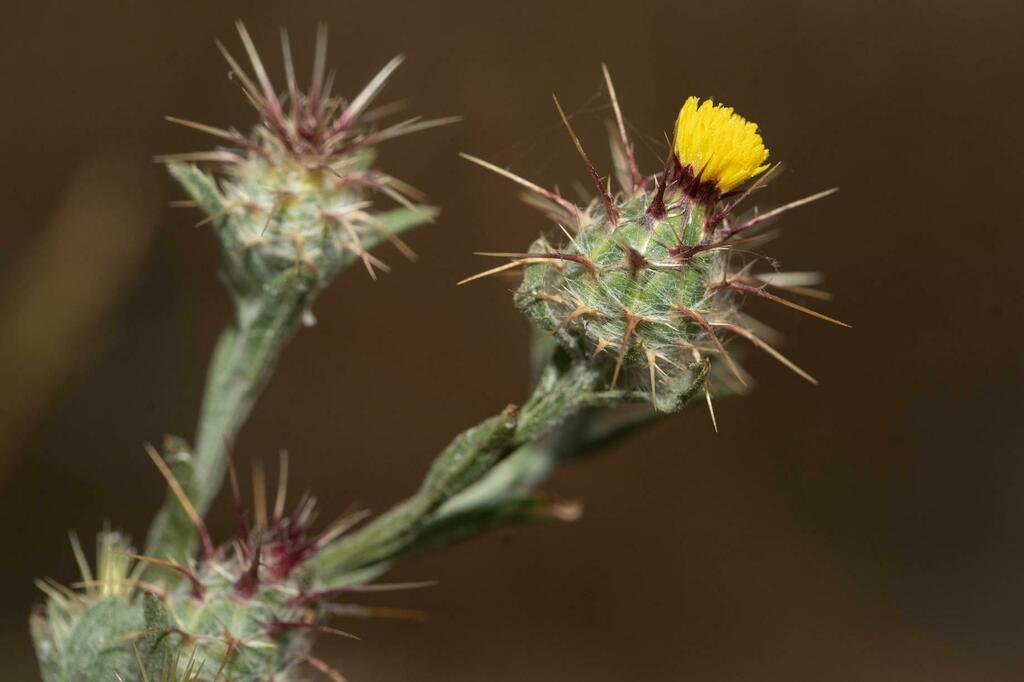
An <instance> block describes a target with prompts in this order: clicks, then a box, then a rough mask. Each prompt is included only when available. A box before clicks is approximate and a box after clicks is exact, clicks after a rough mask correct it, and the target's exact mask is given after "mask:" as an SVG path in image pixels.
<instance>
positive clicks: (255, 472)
mask: <svg viewBox="0 0 1024 682" xmlns="http://www.w3.org/2000/svg"><path fill="white" fill-rule="evenodd" d="M252 506H253V516H254V517H255V519H256V533H257V534H259V533H260V532H261V529H263V528H267V474H266V471H265V470H264V468H263V460H261V459H257V460H256V461H254V462H253V465H252Z"/></svg>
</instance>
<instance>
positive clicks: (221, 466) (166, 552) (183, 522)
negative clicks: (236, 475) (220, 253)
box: [146, 273, 313, 562]
mask: <svg viewBox="0 0 1024 682" xmlns="http://www.w3.org/2000/svg"><path fill="white" fill-rule="evenodd" d="M312 292H313V288H312V287H311V286H310V283H309V280H308V279H307V278H305V277H303V276H302V275H300V274H298V273H284V274H282V275H280V276H279V277H278V278H277V280H275V282H274V284H273V285H272V286H271V287H268V290H267V291H265V292H264V293H263V295H261V296H260V297H259V298H257V299H239V302H238V310H237V316H236V319H235V321H234V323H233V324H232V325H231V326H230V327H228V328H227V329H225V330H224V332H223V333H222V334H221V337H220V340H219V341H218V342H217V348H216V350H215V352H214V355H213V359H212V361H211V363H210V368H209V371H208V373H207V383H206V391H205V395H204V397H203V406H202V411H201V412H200V416H199V425H198V431H197V434H196V443H195V451H194V453H193V454H192V456H191V457H189V456H188V455H185V456H183V457H179V458H177V461H172V462H171V464H172V469H173V471H174V474H175V476H176V477H177V478H178V481H179V483H181V486H182V488H183V489H184V491H185V493H186V495H187V496H188V498H189V500H190V501H191V502H192V504H193V506H194V507H195V508H196V511H198V512H199V515H200V516H203V515H205V514H206V512H207V510H209V508H210V505H211V504H212V503H213V500H214V499H215V498H216V496H217V493H218V492H219V491H220V488H221V486H222V485H223V483H224V475H225V473H226V471H227V452H228V449H229V448H230V447H231V444H232V443H233V442H234V439H235V436H236V435H237V433H238V430H239V429H240V428H241V427H242V424H244V423H245V420H246V418H248V416H249V413H250V412H251V411H252V408H253V405H254V404H255V402H256V399H257V398H258V397H259V395H260V393H261V392H262V390H263V388H264V386H265V385H266V383H267V381H268V380H269V379H270V376H271V374H272V373H273V370H274V366H275V365H276V364H277V359H278V357H279V356H280V354H281V351H282V350H283V349H284V347H285V346H286V345H287V344H288V342H289V341H290V340H291V338H292V337H293V336H294V335H295V332H296V331H297V330H298V328H299V326H300V324H301V322H302V316H303V314H304V312H305V310H306V307H307V305H308V302H309V300H310V298H311V295H312ZM196 546H197V534H196V528H195V527H194V526H193V524H192V522H191V521H190V520H189V518H188V516H187V515H186V514H185V512H184V510H183V508H182V506H181V504H180V502H179V501H178V499H177V498H175V497H174V496H173V495H170V494H168V497H167V499H166V501H165V502H164V505H163V507H162V508H161V510H160V512H159V513H158V514H157V516H156V518H155V519H154V520H153V524H152V526H151V527H150V533H149V539H148V542H147V548H146V553H147V554H148V555H149V556H155V557H161V558H163V557H166V556H171V557H173V558H175V559H177V560H179V561H182V562H184V561H185V560H186V559H187V558H188V557H191V556H192V554H193V552H194V551H195V549H196Z"/></svg>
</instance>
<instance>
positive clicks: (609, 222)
mask: <svg viewBox="0 0 1024 682" xmlns="http://www.w3.org/2000/svg"><path fill="white" fill-rule="evenodd" d="M605 76H606V79H607V86H608V90H609V94H610V96H611V100H612V106H613V111H614V112H615V117H616V118H615V123H614V124H613V125H612V126H611V130H612V131H613V133H612V148H613V149H612V151H613V154H614V156H615V158H616V160H617V170H618V176H619V182H620V185H621V186H622V189H621V191H620V192H618V193H615V194H612V193H611V191H610V190H609V189H608V188H607V186H606V184H605V182H604V181H603V180H602V179H601V178H600V177H599V175H598V173H597V172H596V170H595V169H594V166H593V164H592V163H591V162H590V159H589V158H588V156H587V154H586V152H585V151H584V149H583V146H582V144H581V143H580V141H579V139H578V138H577V137H576V134H575V132H574V131H573V129H572V126H571V125H570V123H569V120H568V118H567V117H566V116H565V114H564V112H562V110H561V107H560V106H558V102H557V100H556V106H558V110H559V113H560V114H561V116H562V120H563V122H564V123H565V126H566V129H567V130H568V132H569V135H570V137H571V138H572V141H573V142H574V143H575V145H576V148H577V150H578V152H579V153H580V155H581V156H582V157H583V160H584V162H585V164H586V166H587V169H588V170H589V172H590V175H591V177H592V179H593V181H594V184H595V187H596V190H597V198H596V199H594V200H593V201H591V202H590V203H589V204H588V205H587V206H585V207H578V206H576V205H574V204H572V203H570V202H568V201H566V200H565V199H564V198H562V197H561V196H559V195H557V194H555V193H552V192H548V191H547V190H544V189H542V188H540V187H538V186H536V185H534V184H533V183H530V182H528V181H526V180H523V179H522V178H519V177H517V176H514V175H512V174H511V173H509V172H508V171H505V170H502V169H500V168H497V167H495V166H493V165H491V164H488V163H486V162H481V161H479V160H478V159H475V158H473V157H468V158H470V160H473V161H476V162H478V163H481V164H482V165H484V166H486V167H488V168H490V169H491V170H495V171H497V172H499V173H501V174H503V175H506V176H507V177H510V178H512V179H513V180H515V181H517V182H519V183H520V184H522V185H524V186H526V187H527V188H528V189H529V190H530V191H531V192H532V196H531V200H532V201H533V203H538V204H539V205H540V206H541V207H542V208H543V209H544V210H545V211H546V212H547V213H548V215H549V216H551V217H552V218H553V219H554V220H555V221H556V222H557V223H558V224H559V228H560V234H559V235H558V240H557V242H555V243H552V240H549V239H548V238H545V237H542V238H540V239H539V240H537V241H536V242H534V244H533V246H532V247H531V248H530V250H529V251H528V252H526V253H519V254H493V255H503V256H509V257H511V258H512V259H513V260H512V262H511V263H509V264H506V265H505V266H501V267H499V268H495V269H493V270H490V271H487V272H486V273H482V275H483V274H493V273H495V272H499V271H503V270H507V269H509V268H513V267H520V266H522V267H524V268H525V269H524V275H523V282H522V285H521V286H520V288H519V290H518V291H517V292H516V296H515V300H516V303H517V305H518V306H519V307H520V308H521V309H522V310H523V312H525V313H526V314H527V315H528V316H529V317H530V318H531V319H532V320H533V321H534V322H535V323H536V324H537V325H538V326H540V327H541V328H542V329H545V330H547V331H549V332H551V333H552V334H554V335H555V337H556V338H557V339H558V341H559V342H560V344H561V345H562V346H563V347H565V348H567V349H569V350H571V351H573V352H574V353H576V354H577V355H578V356H579V357H581V358H586V361H588V362H607V363H608V364H609V373H608V377H609V379H608V381H609V385H610V387H611V388H622V389H626V390H644V391H646V392H648V393H649V395H650V398H651V400H652V402H653V404H654V405H655V407H656V408H657V409H659V410H662V411H671V410H674V409H677V408H678V407H679V397H680V396H681V395H688V393H687V391H688V389H692V386H693V383H694V381H696V380H697V378H698V376H703V373H698V369H699V368H700V366H701V365H704V364H706V363H709V362H710V361H711V359H712V358H715V359H720V360H722V361H724V363H725V366H726V367H727V368H728V369H729V373H728V374H729V375H731V376H727V375H723V374H722V373H718V372H716V373H715V376H716V377H718V376H721V377H722V380H723V381H724V382H725V381H731V382H733V383H734V384H736V385H738V386H742V385H744V384H745V383H746V378H745V373H744V372H743V371H742V370H741V369H740V368H739V367H738V365H737V364H736V363H735V361H734V360H733V359H732V357H731V356H730V354H729V353H728V352H727V350H726V342H727V341H728V339H729V338H730V337H732V336H739V337H742V338H744V339H747V340H748V341H750V342H751V343H753V344H754V345H756V346H758V347H759V348H761V349H763V350H765V351H767V352H768V353H770V354H771V355H773V356H774V357H776V358H777V359H779V360H781V361H782V362H784V363H785V364H787V366H789V367H790V368H791V369H794V370H795V371H796V372H797V373H799V374H800V375H801V376H803V377H805V378H807V379H809V380H811V381H813V379H811V378H810V376H809V375H807V374H806V373H805V372H803V370H800V369H799V368H797V367H796V366H795V365H793V364H792V363H791V362H789V361H788V360H786V359H785V358H784V357H782V356H781V355H780V354H779V353H778V351H776V350H775V349H774V348H772V347H771V346H769V345H768V344H767V343H766V342H765V341H764V340H763V339H762V338H761V337H760V336H758V335H757V334H756V333H755V331H754V328H755V322H753V321H752V320H751V319H750V318H749V317H747V316H746V315H742V314H741V313H740V312H739V308H740V303H741V300H742V298H743V297H744V296H755V297H760V298H765V299H769V300H772V301H776V302H779V303H783V304H785V305H788V306H790V307H792V308H795V309H797V310H801V311H803V312H806V313H809V314H812V315H814V316H816V317H819V318H822V319H825V320H828V321H832V322H837V321H836V320H833V319H832V318H830V317H827V316H824V315H821V314H820V313H816V312H814V311H811V310H808V309H807V308H804V307H803V306H800V305H798V304H796V303H793V302H790V301H789V300H787V299H784V298H782V297H780V296H778V295H777V294H775V293H772V292H771V291H769V289H770V288H771V287H775V288H784V287H782V286H776V285H781V284H783V283H784V284H785V285H786V286H789V287H796V286H798V285H804V284H807V283H808V281H805V278H804V277H803V276H801V275H798V274H789V275H786V276H785V277H780V275H779V273H770V274H763V275H759V274H754V273H753V272H752V269H753V268H754V267H755V266H756V265H757V263H758V262H759V260H760V259H759V258H758V257H755V256H751V255H749V253H748V252H747V250H746V249H744V250H740V249H736V248H734V247H737V246H740V245H741V244H743V241H742V239H741V237H746V236H747V235H746V234H745V233H747V231H748V230H750V229H751V228H753V227H755V226H757V225H759V224H763V223H764V222H765V221H767V220H768V219H769V218H772V217H774V216H776V215H778V214H780V213H782V212H783V211H786V210H788V209H790V208H794V207H795V206H798V205H801V204H803V203H807V202H809V201H813V200H815V199H818V198H820V197H822V196H825V195H826V194H829V193H831V191H832V190H829V191H827V192H822V193H820V194H816V195H814V196H812V197H808V198H806V199H802V200H800V201H797V202H793V203H791V204H788V205H786V206H783V207H780V208H777V209H774V210H772V211H768V212H766V213H760V214H756V213H755V214H753V215H751V216H748V217H745V218H738V219H737V218H735V217H734V215H733V214H734V212H735V209H736V208H737V206H738V205H739V204H740V202H741V201H742V200H743V199H745V198H746V197H747V196H748V195H749V194H750V192H752V191H753V190H754V189H756V188H757V187H759V186H761V185H763V184H764V182H765V181H766V179H767V178H768V177H769V175H770V174H765V173H764V171H765V170H766V169H767V168H768V166H767V165H766V164H765V161H766V160H767V158H768V150H767V149H765V147H764V144H763V143H762V141H761V136H760V135H759V134H758V133H757V126H756V125H754V124H753V123H749V122H747V121H746V120H744V119H743V118H741V117H740V116H738V115H736V114H735V113H733V110H732V109H731V108H725V107H721V106H716V105H714V104H712V103H711V102H709V101H706V102H704V103H703V104H700V105H698V100H697V99H696V98H693V97H691V98H689V99H688V100H686V103H685V104H684V105H683V107H682V109H681V111H680V112H679V117H678V121H677V123H676V133H675V139H674V144H673V149H672V150H671V151H670V153H669V156H668V159H667V161H666V164H665V168H664V171H663V173H662V174H661V175H660V177H659V176H657V175H655V176H650V177H646V178H645V177H643V176H641V174H640V172H639V170H638V169H637V165H636V160H635V157H634V155H633V151H632V146H631V144H630V142H629V140H628V139H627V137H626V133H625V125H624V122H623V119H622V115H621V112H620V109H619V104H618V101H617V99H616V98H615V93H614V89H613V86H612V83H611V80H610V78H607V71H605ZM755 176H760V177H759V178H758V179H757V180H756V181H755V182H754V183H752V184H751V185H750V186H749V187H748V188H747V189H746V191H744V192H743V193H741V194H740V195H739V196H733V195H731V194H730V192H731V190H733V189H734V188H736V187H737V186H739V185H740V184H742V183H744V182H746V181H747V180H750V179H751V178H754V177H755ZM470 279H475V278H470ZM804 290H805V291H806V289H804ZM839 324H842V323H839ZM705 389H707V384H705ZM708 395H709V396H710V393H709V394H708Z"/></svg>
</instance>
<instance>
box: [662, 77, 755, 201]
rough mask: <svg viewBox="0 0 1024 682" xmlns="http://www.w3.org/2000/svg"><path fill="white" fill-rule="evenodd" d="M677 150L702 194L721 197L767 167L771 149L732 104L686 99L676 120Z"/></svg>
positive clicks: (681, 161) (690, 178)
mask: <svg viewBox="0 0 1024 682" xmlns="http://www.w3.org/2000/svg"><path fill="white" fill-rule="evenodd" d="M675 153H676V157H677V158H678V160H679V164H680V166H681V167H682V169H683V173H684V177H686V178H687V179H689V180H690V181H691V183H690V184H691V185H693V186H694V189H697V188H700V194H702V195H705V196H706V195H709V194H710V195H712V196H718V195H721V194H723V193H725V192H728V191H729V190H731V189H733V188H735V187H737V186H738V185H741V184H742V183H744V182H746V181H747V180H749V179H750V178H752V177H754V176H755V175H759V174H760V173H763V172H764V171H765V170H767V169H768V164H767V163H765V162H766V161H767V160H768V150H767V149H766V148H765V146H764V142H763V141H762V140H761V136H760V135H759V134H758V132H757V124H756V123H751V122H750V121H747V120H746V119H745V118H743V117H742V116H740V115H739V114H737V113H736V112H735V111H733V109H732V107H725V106H722V105H721V104H715V103H714V102H713V101H711V100H709V99H708V100H704V101H703V102H701V101H700V100H699V99H698V98H696V97H689V98H687V100H686V102H685V103H684V104H683V108H682V109H680V110H679V118H678V119H676V132H675Z"/></svg>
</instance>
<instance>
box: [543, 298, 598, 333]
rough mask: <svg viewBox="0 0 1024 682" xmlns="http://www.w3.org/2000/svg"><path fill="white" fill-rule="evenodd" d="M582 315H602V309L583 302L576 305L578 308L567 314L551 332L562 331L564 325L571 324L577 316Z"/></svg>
mask: <svg viewBox="0 0 1024 682" xmlns="http://www.w3.org/2000/svg"><path fill="white" fill-rule="evenodd" d="M582 315H596V316H600V315H601V311H599V310H595V309H594V308H591V307H589V306H585V305H583V304H580V305H578V306H576V308H575V309H574V310H573V311H572V312H571V313H569V314H568V315H566V316H565V318H564V319H563V320H562V321H561V322H559V323H558V326H557V327H555V328H554V330H553V331H552V332H551V333H552V334H557V333H558V332H560V331H561V330H562V328H563V327H565V325H567V324H569V323H570V322H572V321H573V320H575V319H576V318H577V317H580V316H582Z"/></svg>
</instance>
